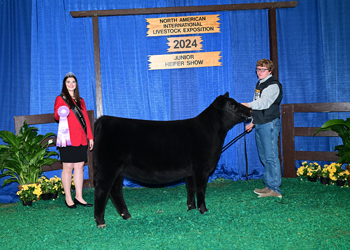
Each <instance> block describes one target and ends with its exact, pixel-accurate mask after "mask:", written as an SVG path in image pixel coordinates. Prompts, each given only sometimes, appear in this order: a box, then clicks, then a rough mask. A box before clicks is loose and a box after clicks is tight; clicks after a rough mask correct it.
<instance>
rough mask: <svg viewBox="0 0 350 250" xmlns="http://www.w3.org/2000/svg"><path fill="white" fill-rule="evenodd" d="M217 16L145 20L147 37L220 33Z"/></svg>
mask: <svg viewBox="0 0 350 250" xmlns="http://www.w3.org/2000/svg"><path fill="white" fill-rule="evenodd" d="M219 20H220V19H219V15H205V16H182V17H164V18H146V21H147V22H148V23H149V24H148V25H147V28H148V31H147V36H171V35H187V34H198V33H220V23H219V22H218V21H219Z"/></svg>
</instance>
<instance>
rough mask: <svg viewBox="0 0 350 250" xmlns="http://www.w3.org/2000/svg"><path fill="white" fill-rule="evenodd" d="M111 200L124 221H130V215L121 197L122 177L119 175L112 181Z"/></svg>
mask: <svg viewBox="0 0 350 250" xmlns="http://www.w3.org/2000/svg"><path fill="white" fill-rule="evenodd" d="M110 195H111V199H112V201H113V203H114V205H115V207H116V208H117V211H118V213H119V214H120V215H121V216H122V217H123V219H124V220H127V219H130V218H131V215H130V213H129V211H128V208H127V206H126V204H125V201H124V197H123V175H122V174H119V175H118V177H117V179H116V180H115V181H114V184H113V186H112V189H111V192H110Z"/></svg>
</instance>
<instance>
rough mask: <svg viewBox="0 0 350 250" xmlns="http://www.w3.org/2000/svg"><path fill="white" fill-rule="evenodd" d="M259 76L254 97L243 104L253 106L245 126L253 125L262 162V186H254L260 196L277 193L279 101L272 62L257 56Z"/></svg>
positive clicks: (279, 91) (279, 176)
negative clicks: (257, 187)
mask: <svg viewBox="0 0 350 250" xmlns="http://www.w3.org/2000/svg"><path fill="white" fill-rule="evenodd" d="M255 70H256V74H257V76H258V78H259V81H258V83H257V84H256V87H255V94H254V100H253V101H252V102H249V103H242V104H243V105H245V106H247V107H250V108H252V109H253V119H252V122H251V123H250V124H248V125H247V126H246V130H247V131H248V132H250V131H251V130H252V129H253V127H255V140H256V144H257V147H258V153H259V158H260V160H261V162H262V163H263V165H264V175H263V181H264V183H265V188H263V189H255V190H254V193H256V194H258V195H259V198H260V197H267V196H274V197H279V198H282V195H281V189H280V186H281V166H280V161H279V158H278V136H279V133H280V131H281V121H280V103H281V100H282V95H283V93H282V85H281V84H280V83H279V82H278V81H277V80H276V78H275V77H274V76H273V75H272V72H273V62H272V61H271V60H268V59H261V60H259V61H257V63H256V69H255Z"/></svg>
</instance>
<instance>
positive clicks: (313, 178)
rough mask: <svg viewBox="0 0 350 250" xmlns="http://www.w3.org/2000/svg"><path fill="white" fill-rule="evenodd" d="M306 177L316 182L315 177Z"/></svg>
mask: <svg viewBox="0 0 350 250" xmlns="http://www.w3.org/2000/svg"><path fill="white" fill-rule="evenodd" d="M307 179H308V181H310V182H316V181H317V177H307Z"/></svg>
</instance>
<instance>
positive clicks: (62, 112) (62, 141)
mask: <svg viewBox="0 0 350 250" xmlns="http://www.w3.org/2000/svg"><path fill="white" fill-rule="evenodd" d="M57 113H58V115H59V116H60V121H59V123H58V132H57V141H56V146H57V147H66V146H71V145H72V143H71V141H70V134H69V127H68V120H67V116H68V115H69V108H68V107H67V106H61V107H59V108H58V111H57Z"/></svg>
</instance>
